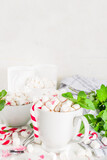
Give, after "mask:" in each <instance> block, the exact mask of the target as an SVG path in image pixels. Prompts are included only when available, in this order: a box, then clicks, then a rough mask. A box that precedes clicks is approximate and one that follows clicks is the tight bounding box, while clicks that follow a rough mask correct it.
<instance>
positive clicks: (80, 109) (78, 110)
mask: <svg viewBox="0 0 107 160" xmlns="http://www.w3.org/2000/svg"><path fill="white" fill-rule="evenodd" d="M38 110H39V111H40V112H44V113H50V114H55V115H56V114H60V115H62V114H64V115H67V114H72V113H74V112H75V113H77V112H80V111H82V110H83V108H79V109H77V110H75V111H71V112H52V111H51V112H50V111H44V110H42V109H38Z"/></svg>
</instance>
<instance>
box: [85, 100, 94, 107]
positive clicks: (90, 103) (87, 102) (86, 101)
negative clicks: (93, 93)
mask: <svg viewBox="0 0 107 160" xmlns="http://www.w3.org/2000/svg"><path fill="white" fill-rule="evenodd" d="M85 103H86V104H87V106H88V109H91V110H95V106H94V104H93V102H92V101H91V100H90V99H85Z"/></svg>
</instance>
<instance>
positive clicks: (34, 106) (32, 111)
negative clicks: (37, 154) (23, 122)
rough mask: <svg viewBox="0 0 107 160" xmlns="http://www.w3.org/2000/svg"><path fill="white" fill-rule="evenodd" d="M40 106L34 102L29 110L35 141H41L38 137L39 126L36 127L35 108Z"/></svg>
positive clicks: (36, 116)
mask: <svg viewBox="0 0 107 160" xmlns="http://www.w3.org/2000/svg"><path fill="white" fill-rule="evenodd" d="M41 108H42V107H41V106H39V107H37V106H36V104H34V105H33V106H32V108H31V111H30V115H31V120H32V124H33V129H34V136H35V140H36V142H37V143H41V140H40V138H39V128H38V122H37V120H38V114H37V110H38V109H41Z"/></svg>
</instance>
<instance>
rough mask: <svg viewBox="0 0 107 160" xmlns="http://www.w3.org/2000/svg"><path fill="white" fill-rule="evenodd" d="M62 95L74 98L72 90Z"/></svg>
mask: <svg viewBox="0 0 107 160" xmlns="http://www.w3.org/2000/svg"><path fill="white" fill-rule="evenodd" d="M62 96H63V97H65V98H73V95H72V93H71V92H67V93H63V94H62Z"/></svg>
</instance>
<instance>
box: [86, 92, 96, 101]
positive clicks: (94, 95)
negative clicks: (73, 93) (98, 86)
mask: <svg viewBox="0 0 107 160" xmlns="http://www.w3.org/2000/svg"><path fill="white" fill-rule="evenodd" d="M88 96H89V99H90V100H91V101H94V100H95V99H96V93H95V92H94V91H91V92H90V93H88Z"/></svg>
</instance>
